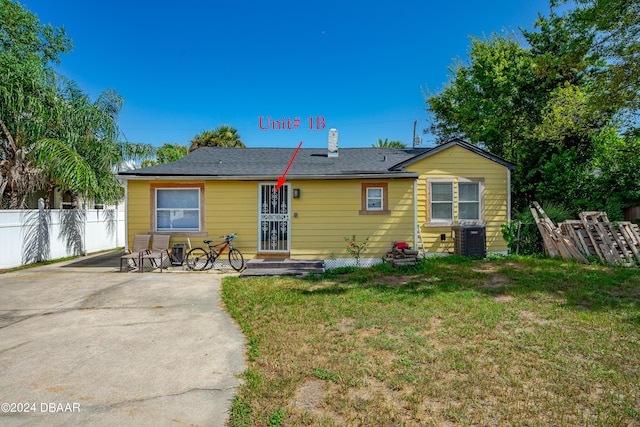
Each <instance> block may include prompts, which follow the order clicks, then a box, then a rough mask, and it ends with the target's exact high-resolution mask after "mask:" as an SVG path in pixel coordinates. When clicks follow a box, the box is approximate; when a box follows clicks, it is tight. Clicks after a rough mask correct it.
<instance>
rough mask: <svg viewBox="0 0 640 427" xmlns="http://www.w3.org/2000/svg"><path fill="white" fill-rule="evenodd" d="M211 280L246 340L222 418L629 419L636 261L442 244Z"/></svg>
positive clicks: (638, 315) (636, 384) (637, 401)
mask: <svg viewBox="0 0 640 427" xmlns="http://www.w3.org/2000/svg"><path fill="white" fill-rule="evenodd" d="M222 293H223V298H224V301H225V303H226V306H227V308H228V310H229V312H230V313H231V315H232V316H233V317H234V318H235V319H236V320H237V321H238V323H239V324H240V327H241V328H242V330H243V332H244V334H245V335H246V337H247V339H248V342H249V354H248V357H249V368H248V370H247V371H246V372H245V374H244V377H245V384H244V385H243V386H241V387H240V389H239V390H238V393H237V395H236V398H235V401H234V410H232V412H231V417H230V422H229V424H230V425H232V426H241V425H249V424H250V425H252V426H267V425H314V426H315V425H321V426H334V425H335V426H339V425H406V426H418V425H420V426H422V425H427V426H428V425H434V426H436V425H443V424H444V425H446V424H452V423H460V424H465V425H467V424H478V425H602V426H610V425H634V424H637V423H639V422H640V391H639V390H640V271H639V270H638V269H630V268H609V267H602V266H584V265H579V264H574V263H566V262H563V261H559V260H549V259H528V258H511V257H507V258H500V259H493V260H490V261H483V260H468V259H465V258H460V257H454V256H451V257H445V258H432V259H428V260H423V261H422V262H421V263H420V264H419V265H418V266H416V267H405V268H399V269H391V268H389V267H388V266H385V265H380V266H376V267H372V268H370V269H354V268H345V269H339V270H337V271H333V270H332V271H330V272H329V273H327V274H324V275H317V276H313V277H309V278H306V279H292V278H255V279H239V278H237V277H228V278H224V279H223V287H222ZM236 415H237V416H236Z"/></svg>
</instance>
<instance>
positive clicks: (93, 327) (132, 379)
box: [0, 253, 246, 426]
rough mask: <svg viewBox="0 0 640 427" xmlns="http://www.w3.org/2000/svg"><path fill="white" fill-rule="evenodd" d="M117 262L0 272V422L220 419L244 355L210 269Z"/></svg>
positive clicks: (101, 259)
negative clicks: (146, 267)
mask: <svg viewBox="0 0 640 427" xmlns="http://www.w3.org/2000/svg"><path fill="white" fill-rule="evenodd" d="M118 260H119V254H118V253H115V254H106V255H99V256H96V257H89V258H84V259H82V260H76V261H67V262H64V263H59V264H53V265H49V266H44V267H37V268H31V269H26V270H22V271H17V272H9V273H4V274H0V405H1V412H0V425H2V426H69V425H91V426H125V425H126V426H147V425H148V426H173V425H180V426H182V425H188V426H194V425H195V426H223V425H224V423H225V421H226V420H227V418H228V415H229V412H228V411H229V408H230V406H231V401H232V398H233V395H234V393H235V390H236V388H237V387H238V386H239V385H240V381H241V380H240V379H239V378H238V377H237V376H238V375H239V374H240V373H242V372H243V371H244V370H245V368H246V365H245V359H244V349H245V341H244V337H243V336H242V334H241V333H240V330H239V329H238V327H237V325H236V324H235V323H234V322H233V320H232V319H231V318H230V317H229V315H228V314H227V313H226V312H225V311H224V310H223V309H222V308H221V307H220V295H219V289H220V279H221V277H222V276H221V275H220V274H218V273H216V272H210V273H187V272H172V273H156V272H152V273H144V274H140V273H118V272H117V271H118V263H119V261H118ZM27 411H28V413H27Z"/></svg>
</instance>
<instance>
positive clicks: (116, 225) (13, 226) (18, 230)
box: [0, 203, 125, 269]
mask: <svg viewBox="0 0 640 427" xmlns="http://www.w3.org/2000/svg"><path fill="white" fill-rule="evenodd" d="M124 217H125V215H124V208H123V207H122V206H121V207H119V208H117V209H44V204H42V203H41V204H40V209H29V210H0V269H3V268H13V267H19V266H21V265H25V264H31V263H34V262H37V261H43V260H51V259H57V258H64V257H68V256H73V255H86V254H88V253H92V252H98V251H102V250H107V249H114V248H117V247H120V246H125V230H124V224H125V223H124Z"/></svg>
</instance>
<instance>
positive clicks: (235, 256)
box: [185, 233, 244, 271]
mask: <svg viewBox="0 0 640 427" xmlns="http://www.w3.org/2000/svg"><path fill="white" fill-rule="evenodd" d="M220 237H221V238H223V239H224V242H221V243H218V244H215V245H212V243H213V240H205V241H204V244H205V245H207V246H208V247H209V250H206V249H203V248H193V249H191V250H190V251H189V252H188V253H187V256H186V258H185V263H186V264H187V268H189V269H190V270H197V271H202V270H208V269H210V268H212V267H213V263H214V262H215V261H216V260H217V259H218V258H219V257H220V255H222V253H223V252H224V250H225V249H226V248H227V247H228V248H229V264H230V265H231V268H233V269H234V270H236V271H241V270H242V269H243V268H244V257H243V256H242V252H240V251H239V250H238V249H236V248H234V247H233V245H232V244H231V241H232V240H233V239H235V238H236V233H232V234H229V235H227V236H220ZM220 246H222V248H219V247H220ZM217 248H219V249H217Z"/></svg>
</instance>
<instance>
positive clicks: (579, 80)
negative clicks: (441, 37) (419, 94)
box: [425, 0, 640, 217]
mask: <svg viewBox="0 0 640 427" xmlns="http://www.w3.org/2000/svg"><path fill="white" fill-rule="evenodd" d="M563 3H564V2H563ZM577 3H578V6H579V7H577V8H576V9H575V10H572V11H569V12H567V13H566V15H560V14H558V13H556V9H554V8H552V10H551V13H550V14H549V16H547V17H544V16H539V17H538V19H537V21H536V22H535V24H534V28H533V29H532V30H525V29H521V31H520V33H521V34H520V37H518V36H517V35H516V34H495V33H494V34H492V35H491V36H490V37H489V38H483V39H480V38H477V37H473V38H472V39H471V45H470V49H469V52H468V59H467V61H460V60H459V61H456V62H455V63H454V65H453V66H452V67H451V68H450V72H451V76H450V79H449V81H448V83H447V84H445V86H444V88H443V89H442V90H441V91H440V92H438V93H431V92H429V93H426V94H425V102H426V103H427V105H428V108H427V112H428V113H429V115H430V119H431V124H430V128H429V129H428V131H430V132H432V133H434V134H435V135H436V138H437V142H438V143H443V142H446V141H447V140H449V139H451V138H452V137H461V138H464V139H466V140H468V141H469V142H471V143H473V144H477V145H480V146H482V147H483V148H486V149H488V150H489V151H491V152H493V153H494V154H497V155H499V156H502V157H504V158H506V159H507V160H509V161H511V162H513V163H514V164H515V165H516V169H515V171H514V174H513V177H512V190H513V195H514V198H513V201H514V208H515V210H516V211H517V210H526V208H527V206H528V205H529V204H530V203H531V202H532V201H533V200H538V201H540V202H550V203H556V204H558V205H562V206H565V207H568V208H570V209H571V210H572V211H573V212H574V213H575V212H577V211H580V210H585V209H595V208H596V207H599V208H603V209H604V204H606V203H603V202H602V201H603V200H606V201H608V202H607V203H608V204H609V208H610V209H611V210H612V211H611V212H610V216H612V217H617V216H619V215H618V214H619V213H620V212H621V211H622V208H623V207H625V206H630V205H633V204H639V203H640V194H638V192H637V186H638V178H637V177H636V175H634V174H632V173H631V174H628V173H627V172H626V170H627V166H628V167H629V168H630V169H633V166H632V165H636V164H637V162H638V161H639V159H640V150H638V151H635V152H632V151H630V150H629V147H632V148H634V147H637V140H636V139H633V138H632V137H631V136H628V137H623V136H618V131H617V126H618V125H619V123H620V122H619V118H620V115H621V111H622V110H623V109H627V110H628V109H629V108H632V106H633V103H632V102H630V100H631V99H636V101H637V98H638V96H639V95H638V91H637V89H638V88H637V87H636V92H635V96H632V95H631V94H630V93H627V94H625V96H624V100H623V99H622V98H620V99H616V100H613V99H610V101H604V99H606V97H605V95H606V92H613V91H614V89H613V88H614V87H617V86H616V84H617V83H616V78H615V77H614V75H615V70H614V68H616V67H614V66H613V64H614V63H616V64H617V63H623V62H624V61H625V60H628V59H629V58H631V57H632V56H631V55H630V51H629V50H628V49H627V50H621V49H614V46H618V44H619V43H618V41H620V40H625V41H626V42H628V43H630V45H632V46H633V45H636V47H637V45H638V41H639V40H640V39H636V40H630V39H629V38H628V37H627V36H628V34H629V33H632V34H636V31H637V22H635V23H632V24H629V25H627V26H626V27H625V25H626V24H624V25H623V24H620V23H619V22H615V23H613V22H611V23H610V25H609V27H607V26H606V25H604V21H603V20H605V18H606V17H607V16H610V15H605V16H601V17H598V19H595V20H594V21H581V19H582V20H584V19H586V18H585V16H586V17H590V19H594V16H593V15H589V14H587V11H590V13H594V11H596V10H600V9H601V8H602V7H603V5H604V4H607V5H609V6H613V5H614V4H615V5H616V8H617V9H616V10H618V11H620V13H622V16H623V17H624V19H623V20H622V21H623V22H624V21H625V20H633V19H632V18H630V17H633V16H635V17H637V8H638V6H637V4H638V3H637V2H628V1H625V0H589V1H588V0H578V1H577ZM630 3H634V5H631V4H630ZM595 28H599V30H597V31H596V30H595ZM605 28H608V30H605ZM606 31H610V34H609V37H605V36H604V35H603V34H604V32H606ZM623 35H624V36H623ZM522 38H523V39H524V41H525V42H526V43H522V42H521V40H522ZM606 46H609V47H608V48H606V49H605V47H606ZM604 52H608V54H609V57H608V58H609V61H603V58H605V54H604ZM614 53H615V54H616V55H618V56H617V58H618V60H617V62H616V61H612V60H610V58H611V57H612V55H613V54H614ZM629 72H630V73H632V72H633V67H632V68H631V69H630V71H629ZM628 81H629V80H628ZM615 90H617V89H615ZM634 102H635V101H634ZM631 134H633V132H630V133H629V135H631ZM605 147H606V148H605ZM622 152H624V153H626V155H625V156H623V155H621V154H620V153H622ZM605 154H606V155H605ZM605 158H606V159H608V160H614V159H615V160H616V161H619V162H622V163H623V164H624V165H625V166H623V167H622V168H621V169H619V170H617V171H614V170H611V168H610V167H607V165H606V162H605V161H604V159H605ZM636 170H637V169H636ZM613 177H616V178H613ZM597 198H600V199H599V201H598V200H596V199H597Z"/></svg>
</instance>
